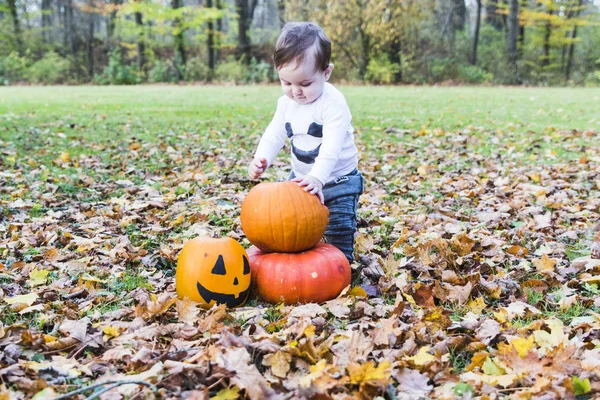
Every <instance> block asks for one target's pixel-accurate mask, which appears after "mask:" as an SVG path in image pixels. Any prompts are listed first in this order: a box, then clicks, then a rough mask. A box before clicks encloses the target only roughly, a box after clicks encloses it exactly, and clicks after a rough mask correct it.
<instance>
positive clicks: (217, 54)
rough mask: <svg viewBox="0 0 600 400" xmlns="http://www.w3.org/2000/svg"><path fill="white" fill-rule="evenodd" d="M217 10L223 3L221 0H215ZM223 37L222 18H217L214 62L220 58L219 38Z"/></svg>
mask: <svg viewBox="0 0 600 400" xmlns="http://www.w3.org/2000/svg"><path fill="white" fill-rule="evenodd" d="M216 5H217V10H222V9H223V3H222V2H221V0H216ZM222 37H223V18H221V17H219V18H218V19H217V33H216V38H215V39H216V40H215V47H216V50H215V64H216V63H218V62H219V60H221V38H222Z"/></svg>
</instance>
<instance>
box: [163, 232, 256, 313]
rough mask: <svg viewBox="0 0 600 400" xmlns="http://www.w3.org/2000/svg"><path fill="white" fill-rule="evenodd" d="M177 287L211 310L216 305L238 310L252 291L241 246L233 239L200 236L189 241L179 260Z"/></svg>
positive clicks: (176, 275) (176, 273)
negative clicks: (225, 305) (224, 305)
mask: <svg viewBox="0 0 600 400" xmlns="http://www.w3.org/2000/svg"><path fill="white" fill-rule="evenodd" d="M175 288H176V290H177V295H178V296H179V297H180V298H184V297H188V298H190V299H191V300H192V301H195V302H197V303H200V304H201V305H202V307H204V308H210V307H212V306H213V305H214V304H215V303H218V304H227V306H228V307H237V306H240V305H242V304H244V303H245V302H246V299H247V298H248V293H249V292H250V264H249V262H248V255H247V254H246V251H245V250H244V248H243V247H242V245H241V244H239V243H238V242H236V241H235V240H233V239H232V238H229V237H226V238H220V239H213V238H210V237H199V238H195V239H192V240H190V241H188V242H187V243H186V244H185V246H183V249H181V253H179V258H178V259H177V270H176V272H175Z"/></svg>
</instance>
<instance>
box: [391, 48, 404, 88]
mask: <svg viewBox="0 0 600 400" xmlns="http://www.w3.org/2000/svg"><path fill="white" fill-rule="evenodd" d="M390 53H391V54H390V61H391V62H393V63H396V64H398V65H399V66H400V67H401V66H402V59H401V53H402V42H401V41H400V38H399V37H396V38H394V40H393V41H392V45H391V46H390ZM399 82H402V68H400V69H399V70H398V72H396V73H395V74H394V83H399Z"/></svg>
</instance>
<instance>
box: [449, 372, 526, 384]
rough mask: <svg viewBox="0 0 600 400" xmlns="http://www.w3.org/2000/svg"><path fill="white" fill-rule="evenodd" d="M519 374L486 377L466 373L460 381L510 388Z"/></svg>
mask: <svg viewBox="0 0 600 400" xmlns="http://www.w3.org/2000/svg"><path fill="white" fill-rule="evenodd" d="M517 378H518V376H517V374H506V375H498V376H496V375H484V374H478V373H475V372H465V373H464V374H461V375H460V379H461V380H462V381H463V382H477V383H482V382H484V383H487V384H489V385H492V386H495V385H500V386H502V387H508V386H510V385H512V384H513V383H514V382H515V380H517Z"/></svg>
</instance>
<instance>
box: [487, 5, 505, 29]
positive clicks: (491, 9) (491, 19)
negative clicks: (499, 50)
mask: <svg viewBox="0 0 600 400" xmlns="http://www.w3.org/2000/svg"><path fill="white" fill-rule="evenodd" d="M501 4H502V0H500V3H499V0H488V2H487V5H486V14H485V23H486V24H489V25H491V26H493V27H494V28H495V29H496V30H498V31H501V30H503V29H504V21H503V20H502V15H501V14H500V13H499V12H498V11H499V10H500V7H499V5H501Z"/></svg>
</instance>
